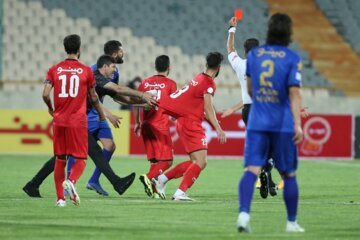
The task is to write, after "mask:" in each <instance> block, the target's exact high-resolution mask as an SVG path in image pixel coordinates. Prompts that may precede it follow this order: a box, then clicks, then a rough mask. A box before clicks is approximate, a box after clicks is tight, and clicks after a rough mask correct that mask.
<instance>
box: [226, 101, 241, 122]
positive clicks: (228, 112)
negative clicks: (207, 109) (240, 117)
mask: <svg viewBox="0 0 360 240" xmlns="http://www.w3.org/2000/svg"><path fill="white" fill-rule="evenodd" d="M243 107H244V104H243V103H242V102H239V103H237V104H235V105H234V106H232V107H231V108H228V109H225V110H224V112H223V114H222V115H221V117H222V118H226V117H228V116H230V115H231V114H233V113H234V112H236V111H239V110H240V109H242V108H243Z"/></svg>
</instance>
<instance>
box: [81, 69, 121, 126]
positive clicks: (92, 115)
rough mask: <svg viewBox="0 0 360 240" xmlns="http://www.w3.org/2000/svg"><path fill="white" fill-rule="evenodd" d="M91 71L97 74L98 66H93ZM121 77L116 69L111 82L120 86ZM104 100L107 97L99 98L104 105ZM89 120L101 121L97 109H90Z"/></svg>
mask: <svg viewBox="0 0 360 240" xmlns="http://www.w3.org/2000/svg"><path fill="white" fill-rule="evenodd" d="M91 69H92V70H93V72H95V71H96V70H97V66H96V64H94V65H92V66H91ZM119 77H120V75H119V70H118V68H116V69H115V72H114V75H113V76H112V78H111V81H112V82H113V83H116V84H118V83H119ZM104 98H105V95H103V96H101V97H100V96H99V99H100V102H102V103H103V102H104ZM87 119H88V122H93V121H99V115H98V112H97V111H96V109H95V108H94V107H92V108H91V109H90V111H89V112H88V114H87Z"/></svg>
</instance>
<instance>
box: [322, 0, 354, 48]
mask: <svg viewBox="0 0 360 240" xmlns="http://www.w3.org/2000/svg"><path fill="white" fill-rule="evenodd" d="M316 3H317V5H318V6H319V7H320V9H321V10H322V11H323V12H324V13H325V15H326V17H327V18H328V19H329V20H330V21H331V23H332V24H333V25H334V27H336V30H337V31H338V33H340V34H341V35H342V36H343V37H344V39H345V40H346V41H347V42H348V43H349V44H351V46H352V48H353V49H354V50H355V51H356V52H357V53H358V54H359V53H360V15H359V12H358V11H359V9H360V2H359V1H357V0H346V1H334V0H316Z"/></svg>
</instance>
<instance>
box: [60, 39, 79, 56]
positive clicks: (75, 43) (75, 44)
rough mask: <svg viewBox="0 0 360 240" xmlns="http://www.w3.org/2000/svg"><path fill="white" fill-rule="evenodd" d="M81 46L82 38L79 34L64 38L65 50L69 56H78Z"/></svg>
mask: <svg viewBox="0 0 360 240" xmlns="http://www.w3.org/2000/svg"><path fill="white" fill-rule="evenodd" d="M80 46H81V38H80V36H79V35H77V34H71V35H68V36H66V37H65V38H64V48H65V52H66V53H67V54H76V53H78V52H79V50H80Z"/></svg>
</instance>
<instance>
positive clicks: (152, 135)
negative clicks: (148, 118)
mask: <svg viewBox="0 0 360 240" xmlns="http://www.w3.org/2000/svg"><path fill="white" fill-rule="evenodd" d="M141 135H142V138H143V141H144V145H145V149H146V153H147V158H148V160H149V162H150V169H149V171H148V172H147V173H146V174H143V175H141V176H140V178H139V179H140V181H141V183H142V184H143V185H144V189H145V192H146V194H147V195H148V196H149V197H155V196H156V195H154V192H156V187H155V186H153V184H152V179H153V178H157V177H158V176H159V175H161V174H163V173H164V172H165V171H166V170H167V169H168V168H169V167H170V166H171V165H172V159H173V144H172V140H171V135H170V132H169V130H166V131H160V130H158V129H157V128H156V127H153V126H152V125H151V124H150V123H147V122H144V123H143V125H142V129H141Z"/></svg>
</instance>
